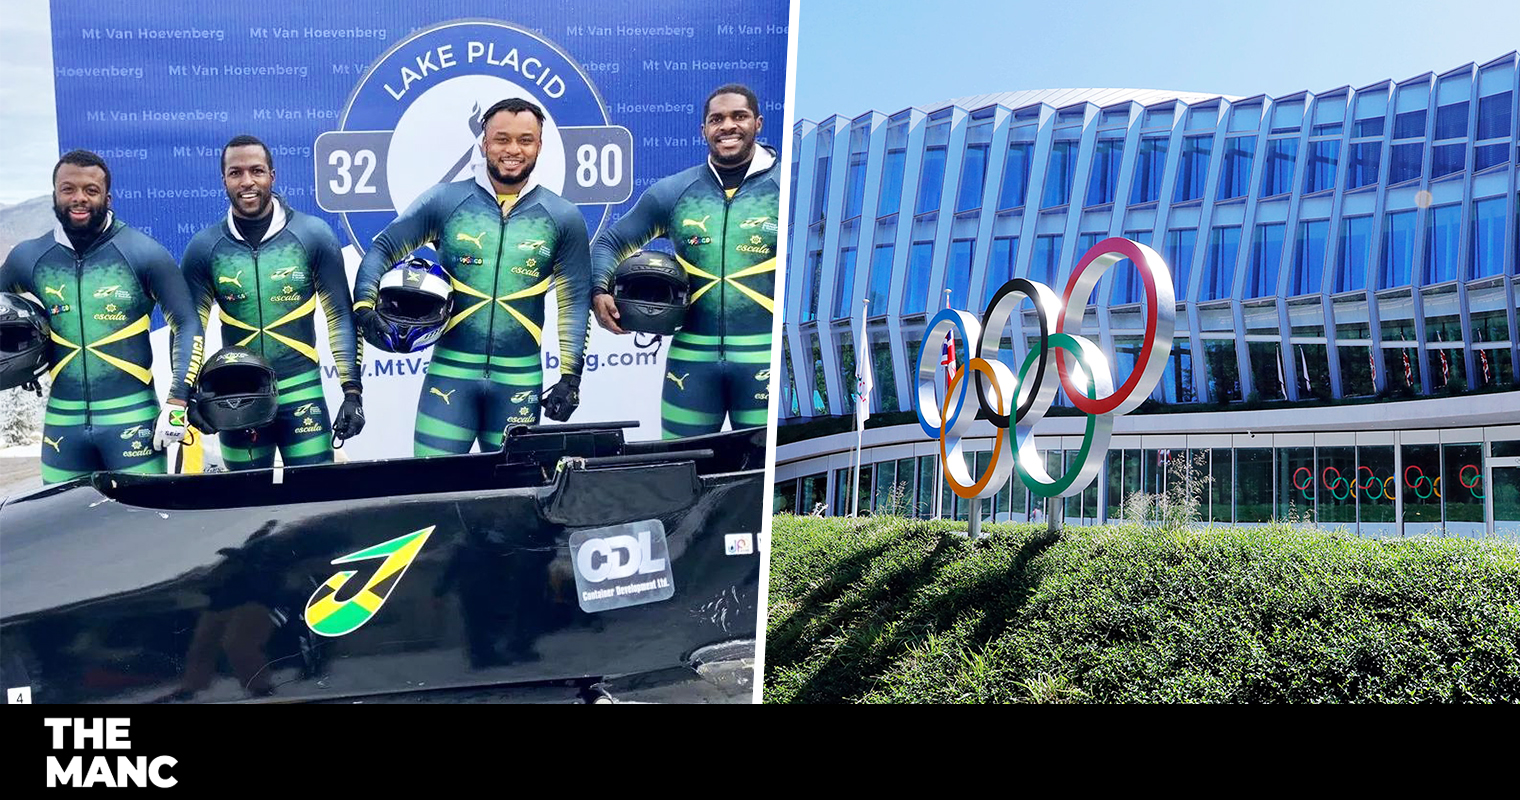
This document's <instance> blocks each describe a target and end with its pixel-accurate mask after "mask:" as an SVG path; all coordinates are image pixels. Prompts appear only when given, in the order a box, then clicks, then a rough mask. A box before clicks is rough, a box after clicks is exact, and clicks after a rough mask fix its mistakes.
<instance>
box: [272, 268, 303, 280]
mask: <svg viewBox="0 0 1520 800" xmlns="http://www.w3.org/2000/svg"><path fill="white" fill-rule="evenodd" d="M269 277H270V279H271V280H276V281H299V280H301V279H302V278H303V277H305V276H304V275H302V274H301V273H300V271H299V268H298V267H281V268H279V269H277V270H275V271H274V272H271V273H269Z"/></svg>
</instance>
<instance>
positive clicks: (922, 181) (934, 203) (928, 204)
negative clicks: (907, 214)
mask: <svg viewBox="0 0 1520 800" xmlns="http://www.w3.org/2000/svg"><path fill="white" fill-rule="evenodd" d="M944 188H945V148H943V147H931V148H929V149H928V150H926V151H924V171H923V173H922V174H920V175H919V179H918V205H917V206H915V207H914V209H913V213H915V214H925V213H928V212H930V211H938V210H939V198H940V193H941V192H942V191H943V190H944Z"/></svg>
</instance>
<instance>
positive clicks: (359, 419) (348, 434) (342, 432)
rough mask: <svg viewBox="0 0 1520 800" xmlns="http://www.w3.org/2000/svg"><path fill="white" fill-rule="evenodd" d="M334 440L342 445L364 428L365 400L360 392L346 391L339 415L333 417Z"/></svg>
mask: <svg viewBox="0 0 1520 800" xmlns="http://www.w3.org/2000/svg"><path fill="white" fill-rule="evenodd" d="M332 430H333V440H334V444H335V445H337V446H338V447H342V446H343V445H342V444H341V442H342V441H343V440H344V439H352V438H354V437H355V436H358V435H359V432H360V431H362V430H364V401H363V400H362V399H361V398H360V396H359V393H358V392H344V393H343V405H341V406H339V407H338V415H337V416H335V417H333V426H332Z"/></svg>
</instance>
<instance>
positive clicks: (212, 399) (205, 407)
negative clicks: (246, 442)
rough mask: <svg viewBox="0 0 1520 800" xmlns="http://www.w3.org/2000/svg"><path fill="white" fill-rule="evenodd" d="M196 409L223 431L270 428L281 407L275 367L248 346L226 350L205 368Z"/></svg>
mask: <svg viewBox="0 0 1520 800" xmlns="http://www.w3.org/2000/svg"><path fill="white" fill-rule="evenodd" d="M195 406H196V410H197V411H198V412H200V415H201V417H203V418H204V419H205V420H206V422H207V423H209V424H210V425H212V426H213V427H215V428H216V429H217V430H219V431H241V430H249V429H252V428H258V427H262V426H264V425H268V424H269V423H271V422H274V418H275V412H276V411H277V410H279V407H280V395H279V389H278V385H277V381H276V379H275V374H274V368H273V367H271V366H269V362H268V361H265V360H264V357H263V356H261V355H259V354H258V353H255V352H253V351H252V350H249V349H248V348H246V347H224V348H222V349H220V350H218V351H216V354H215V355H213V356H211V358H208V359H206V364H205V366H203V367H201V375H200V380H198V381H197V382H196V392H195Z"/></svg>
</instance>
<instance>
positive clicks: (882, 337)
mask: <svg viewBox="0 0 1520 800" xmlns="http://www.w3.org/2000/svg"><path fill="white" fill-rule="evenodd" d="M917 355H918V353H917V352H914V353H912V354H910V356H909V357H910V358H911V357H914V356H917ZM871 373H872V375H873V376H874V377H875V379H876V385H875V386H873V387H871V388H872V391H873V392H874V393H875V394H876V396H877V402H878V403H879V404H880V406H881V410H882V411H883V412H887V411H897V410H899V409H900V408H901V406H899V405H898V403H897V379H896V378H895V377H893V375H892V341H891V340H890V339H889V338H888V337H887V335H886V334H876V335H873V336H872V337H871Z"/></svg>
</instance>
